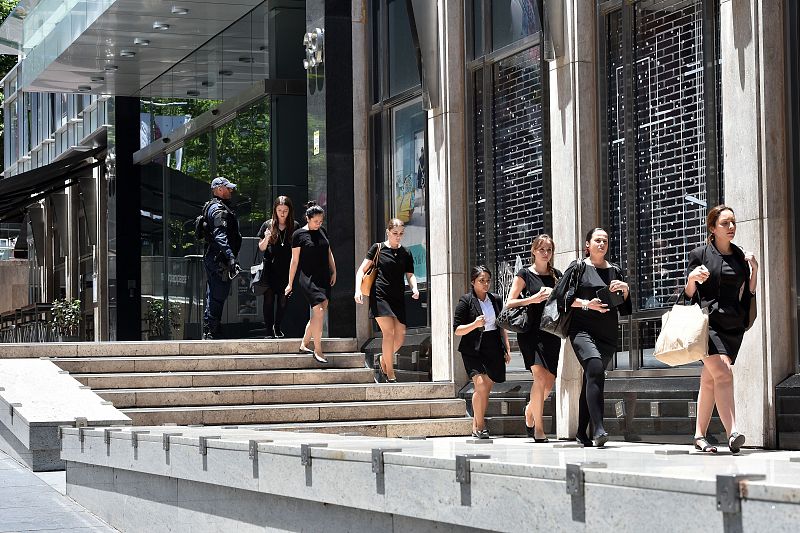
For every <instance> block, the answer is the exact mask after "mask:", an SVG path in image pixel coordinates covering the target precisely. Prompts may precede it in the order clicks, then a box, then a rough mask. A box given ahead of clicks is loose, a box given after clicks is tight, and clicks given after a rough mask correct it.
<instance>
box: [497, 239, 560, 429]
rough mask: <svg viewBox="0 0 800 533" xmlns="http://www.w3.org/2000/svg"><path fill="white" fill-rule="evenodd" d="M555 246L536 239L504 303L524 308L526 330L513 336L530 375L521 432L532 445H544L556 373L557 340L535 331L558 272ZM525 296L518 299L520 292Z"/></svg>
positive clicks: (552, 336)
mask: <svg viewBox="0 0 800 533" xmlns="http://www.w3.org/2000/svg"><path fill="white" fill-rule="evenodd" d="M554 252H555V245H554V244H553V239H552V238H551V237H550V236H549V235H539V236H538V237H536V238H535V239H534V240H533V244H531V265H530V266H529V267H525V268H523V269H522V270H520V271H519V272H517V275H516V276H515V277H514V281H513V283H512V284H511V289H510V290H509V291H508V298H507V299H506V306H507V307H519V306H527V310H528V324H530V329H528V331H525V332H521V333H517V343H518V344H519V349H520V351H521V352H522V358H523V360H524V361H525V368H528V369H530V371H531V374H532V375H533V386H532V387H531V394H530V401H529V402H528V405H526V406H525V431H526V432H527V434H528V437H530V438H532V439H533V440H534V442H548V439H547V435H546V434H545V432H544V422H543V419H542V411H543V409H544V402H545V400H546V399H547V397H548V396H549V395H550V391H551V390H552V389H553V384H554V383H555V381H556V372H557V370H558V358H559V352H560V351H561V339H559V338H558V337H556V336H555V335H553V334H551V333H548V332H546V331H542V330H540V329H539V323H540V322H541V320H542V311H543V310H544V304H545V302H547V298H548V297H549V296H550V293H551V292H553V288H554V287H555V286H556V281H557V280H558V279H559V278H561V272H559V271H558V270H556V269H555V268H553V253H554ZM523 291H524V292H525V293H526V294H527V296H525V297H524V298H523V297H522V292H523Z"/></svg>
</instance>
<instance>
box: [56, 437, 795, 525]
mask: <svg viewBox="0 0 800 533" xmlns="http://www.w3.org/2000/svg"><path fill="white" fill-rule="evenodd" d="M142 430H143V431H147V432H148V433H140V434H139V433H135V432H134V433H132V432H131V431H128V430H122V431H114V432H104V431H103V430H94V429H88V430H83V431H82V432H79V431H78V430H76V429H66V430H64V439H63V451H62V458H63V459H64V460H65V461H66V462H67V494H68V495H69V496H71V497H72V498H74V499H75V500H76V501H78V502H79V503H81V504H82V505H84V506H86V507H87V508H88V509H89V510H91V511H92V512H94V513H96V514H98V515H99V516H100V517H101V518H103V519H104V520H106V521H108V522H109V523H110V524H112V525H113V526H115V527H117V528H119V529H122V530H125V531H152V527H153V526H152V525H153V524H154V523H170V522H172V523H174V519H175V518H174V516H179V517H183V518H186V519H187V520H188V519H189V518H190V517H191V520H189V521H187V522H186V523H187V524H188V523H191V524H192V530H193V531H194V532H202V531H215V530H219V528H220V527H221V525H220V524H227V525H228V526H227V527H233V526H232V524H235V525H236V527H237V528H238V529H237V531H263V530H264V528H283V526H281V525H280V524H285V522H284V520H287V519H289V517H287V515H284V514H281V513H282V512H283V511H280V512H279V511H278V510H276V509H272V507H274V506H275V505H278V503H285V504H287V505H289V507H290V509H292V510H293V511H292V512H295V513H298V514H302V515H303V520H305V519H306V518H305V516H306V513H307V512H308V513H309V518H308V520H309V523H310V524H314V523H316V520H318V517H317V515H316V514H317V513H318V512H320V511H319V506H320V505H321V504H324V505H325V506H326V507H325V508H326V509H327V508H328V507H330V508H331V509H332V511H331V513H332V514H331V516H341V517H342V520H343V522H342V523H341V524H337V525H336V526H332V527H330V528H322V529H324V530H327V531H330V530H335V531H364V530H376V529H375V528H378V529H377V530H380V531H383V530H389V531H391V530H404V531H423V530H424V531H430V530H432V529H433V528H434V526H435V527H436V528H439V527H442V528H445V529H444V530H449V529H453V528H456V529H459V530H460V529H461V528H466V527H470V528H482V529H491V530H497V531H522V530H529V529H530V527H531V524H536V525H537V527H540V528H545V527H547V528H548V529H552V530H555V531H574V530H575V529H576V528H577V529H578V530H584V529H586V528H587V525H588V524H591V525H592V527H591V529H593V530H594V529H595V528H598V529H599V528H600V527H599V526H597V525H598V524H600V525H601V526H602V529H609V530H610V529H612V528H613V530H619V531H634V530H635V531H641V530H647V531H682V530H686V531H689V530H694V529H696V527H697V523H698V522H697V519H698V517H702V523H703V528H704V529H705V530H709V531H723V530H724V528H725V527H727V526H726V524H727V525H729V522H730V520H731V517H730V516H725V517H723V513H721V512H719V511H717V507H716V476H717V475H718V474H729V473H730V472H739V473H748V474H762V475H765V476H766V479H764V480H763V481H749V482H746V488H745V489H742V494H743V499H742V501H741V506H742V512H741V514H739V515H737V517H735V519H737V520H738V521H739V522H740V523H741V524H743V526H744V530H748V529H752V530H759V528H760V527H762V526H764V524H769V527H770V530H772V531H783V530H785V531H793V530H794V529H793V528H795V527H796V516H797V513H798V512H800V503H799V502H798V493H799V491H800V463H795V462H792V461H791V458H792V457H794V456H796V455H797V454H792V453H791V452H751V451H746V452H744V453H743V454H742V455H741V456H735V457H734V456H730V455H726V454H722V453H721V454H719V455H718V456H716V457H709V456H705V455H699V454H694V453H689V450H690V447H688V446H670V447H665V446H658V445H637V444H625V443H612V444H610V445H609V446H608V447H607V448H605V449H591V448H587V449H584V448H563V449H559V448H555V447H554V444H544V445H541V444H540V445H533V444H531V443H530V442H529V441H528V440H527V439H495V440H493V441H491V444H483V443H482V444H472V443H471V442H470V439H465V438H443V439H428V440H406V439H376V438H368V437H348V436H339V435H323V434H313V433H283V432H275V431H256V430H253V429H246V428H238V429H221V428H214V427H204V428H188V427H170V428H164V427H150V428H143V429H142ZM142 430H140V431H142ZM170 432H174V433H181V435H172V436H170V435H167V436H166V437H165V436H164V435H165V433H170ZM165 443H166V444H165ZM375 449H384V450H386V451H385V452H383V453H380V454H379V455H378V459H376V458H375V457H376V456H375V455H374V452H373V450H375ZM398 449H399V450H400V451H397V450H398ZM665 450H669V451H670V453H656V451H665ZM464 454H485V455H488V456H489V457H488V458H473V459H471V460H470V461H469V463H467V465H466V468H465V469H462V470H460V474H459V477H458V478H457V472H456V470H457V459H456V457H457V456H459V455H464ZM578 463H583V464H586V463H595V464H591V465H590V464H587V465H586V466H585V467H584V469H583V475H582V477H583V479H584V480H585V483H584V485H583V487H582V489H581V491H580V494H573V495H569V494H567V484H566V479H567V465H568V464H578ZM596 463H603V464H602V465H599V464H596ZM795 465H796V466H795ZM343 480H346V488H344V487H343ZM242 502H244V503H242ZM268 503H269V504H273V505H267V504H268ZM265 507H270V510H269V511H265V510H264V508H265ZM307 510H308V511H307ZM676 510H680V511H679V512H676ZM510 511H511V512H510ZM173 513H176V514H173ZM275 513H278V514H275ZM168 516H169V517H172V518H171V520H166V518H167V517H168ZM162 518H163V520H162ZM179 519H180V518H179ZM401 520H407V521H408V522H407V524H409V529H402V528H400V527H399V523H400V522H398V521H401ZM297 528H299V523H297V524H295V527H294V528H290V529H297ZM311 529H314V528H311Z"/></svg>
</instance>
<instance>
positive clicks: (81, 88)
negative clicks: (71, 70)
mask: <svg viewBox="0 0 800 533" xmlns="http://www.w3.org/2000/svg"><path fill="white" fill-rule="evenodd" d="M78 90H79V91H80V92H82V93H88V92H89V91H91V90H92V88H91V87H90V86H88V85H78Z"/></svg>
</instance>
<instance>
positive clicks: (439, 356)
mask: <svg viewBox="0 0 800 533" xmlns="http://www.w3.org/2000/svg"><path fill="white" fill-rule="evenodd" d="M438 18H439V22H438V28H439V35H438V41H439V57H440V61H439V76H440V84H439V90H440V91H441V92H440V102H441V106H440V107H439V108H436V109H432V110H429V111H428V132H427V135H428V146H430V150H429V152H428V153H429V161H428V169H429V177H428V187H429V188H428V194H429V196H428V198H429V200H428V201H429V208H430V210H431V215H430V242H429V243H428V246H429V254H430V265H429V268H430V273H429V275H430V289H429V305H430V306H431V344H432V358H433V370H432V374H433V380H434V381H455V382H456V383H457V384H459V385H460V384H463V383H465V382H466V381H467V377H466V373H465V371H464V366H463V365H462V363H461V358H460V357H459V356H458V353H457V349H458V339H457V338H456V337H455V335H454V334H453V310H454V309H455V304H456V302H458V298H459V297H460V296H461V295H462V294H464V292H465V291H466V287H467V283H466V278H467V275H466V268H467V241H466V239H467V236H468V235H469V234H470V232H471V231H472V230H471V229H470V228H468V227H467V203H466V198H467V189H466V181H467V177H466V157H467V149H466V145H465V144H466V137H465V133H466V132H465V114H464V113H465V107H466V105H465V104H466V100H465V93H464V84H465V79H464V78H465V76H464V68H465V67H464V2H463V1H462V0H439V5H438Z"/></svg>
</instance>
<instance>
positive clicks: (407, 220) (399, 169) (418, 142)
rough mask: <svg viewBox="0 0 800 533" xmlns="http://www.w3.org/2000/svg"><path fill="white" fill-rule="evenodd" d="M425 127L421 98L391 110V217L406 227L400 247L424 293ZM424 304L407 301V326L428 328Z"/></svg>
mask: <svg viewBox="0 0 800 533" xmlns="http://www.w3.org/2000/svg"><path fill="white" fill-rule="evenodd" d="M425 123H426V116H425V110H424V109H423V108H422V99H421V98H417V99H415V100H413V101H412V102H409V103H407V104H404V105H402V106H398V107H396V108H394V109H393V110H392V176H391V184H390V187H391V190H392V195H393V196H392V198H393V210H392V211H393V215H391V216H394V217H397V218H399V219H400V220H402V221H403V223H404V224H405V236H404V237H403V246H405V247H406V249H408V251H409V252H410V253H411V255H412V256H413V257H414V275H415V276H416V277H417V281H418V282H419V283H420V286H421V288H423V289H424V287H425V285H426V284H427V281H428V257H427V239H426V231H427V219H426V212H425V210H426V209H427V202H426V198H425V197H426V194H425V191H426V190H427V189H426V183H425V180H426V175H425V173H426V172H427V165H426V162H425ZM387 218H389V217H387ZM423 294H424V293H423ZM424 300H425V298H424V296H423V297H421V298H420V300H419V301H415V300H411V299H410V298H407V301H406V308H407V309H408V314H409V317H408V324H407V325H409V326H425V325H426V324H427V313H426V312H425V311H424V309H423V308H422V307H421V305H422V303H423V301H424Z"/></svg>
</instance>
